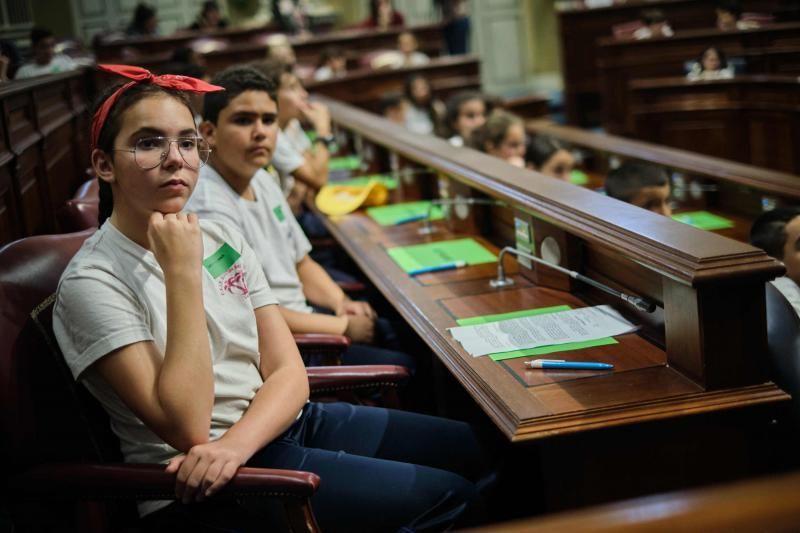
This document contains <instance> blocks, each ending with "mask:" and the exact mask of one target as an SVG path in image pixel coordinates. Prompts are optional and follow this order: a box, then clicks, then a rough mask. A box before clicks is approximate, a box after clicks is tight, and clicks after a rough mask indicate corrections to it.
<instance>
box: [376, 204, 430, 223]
mask: <svg viewBox="0 0 800 533" xmlns="http://www.w3.org/2000/svg"><path fill="white" fill-rule="evenodd" d="M430 205H431V203H430V201H428V200H423V201H421V202H406V203H402V204H392V205H384V206H381V207H370V208H369V209H367V215H369V216H370V217H371V218H372V220H374V221H375V222H377V223H378V224H380V225H381V226H394V225H395V224H397V223H398V222H399V221H401V220H403V219H406V218H409V217H413V216H422V217H424V216H425V215H427V214H428V207H429V206H430ZM442 218H444V214H443V213H442V208H441V207H439V206H438V205H437V206H434V207H433V209H432V210H431V220H441V219H442Z"/></svg>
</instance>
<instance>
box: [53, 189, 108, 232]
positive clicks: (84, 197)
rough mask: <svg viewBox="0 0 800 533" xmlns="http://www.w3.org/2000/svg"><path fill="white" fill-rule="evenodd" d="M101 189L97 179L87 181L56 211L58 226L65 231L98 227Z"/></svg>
mask: <svg viewBox="0 0 800 533" xmlns="http://www.w3.org/2000/svg"><path fill="white" fill-rule="evenodd" d="M99 211H100V191H99V185H98V182H97V179H90V180H87V181H85V182H84V183H83V184H82V185H81V186H80V187H79V188H78V190H77V191H76V192H75V195H74V196H73V197H72V198H71V199H69V200H67V201H66V202H65V203H64V205H63V206H61V208H60V209H58V211H57V212H56V219H57V220H58V227H59V228H60V229H61V231H63V232H74V231H83V230H85V229H89V228H96V227H97V225H98V224H97V215H98V213H99Z"/></svg>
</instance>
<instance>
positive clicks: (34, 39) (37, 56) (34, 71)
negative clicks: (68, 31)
mask: <svg viewBox="0 0 800 533" xmlns="http://www.w3.org/2000/svg"><path fill="white" fill-rule="evenodd" d="M55 47H56V39H55V37H53V32H51V31H50V30H46V29H44V28H33V29H32V30H31V49H32V51H33V60H32V61H29V62H28V63H25V64H24V65H22V66H21V67H20V68H19V70H17V73H16V75H15V76H14V79H16V80H22V79H25V78H33V77H35V76H46V75H47V74H58V73H60V72H68V71H70V70H75V69H76V68H78V64H77V63H75V61H73V60H72V58H70V57H69V56H65V55H64V54H56V51H55Z"/></svg>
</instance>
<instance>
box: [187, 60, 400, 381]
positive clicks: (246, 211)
mask: <svg viewBox="0 0 800 533" xmlns="http://www.w3.org/2000/svg"><path fill="white" fill-rule="evenodd" d="M214 84H215V85H219V86H221V87H225V89H226V90H225V91H222V92H219V93H214V94H209V95H207V97H206V98H205V101H204V105H203V118H204V122H203V123H201V124H200V132H201V134H202V135H203V137H205V138H206V139H207V140H208V142H209V144H210V145H211V146H212V147H213V151H212V155H211V158H210V160H209V163H208V165H206V166H205V167H203V168H202V169H201V171H200V180H199V183H198V185H197V189H196V190H195V192H194V194H193V196H192V198H191V199H190V201H189V203H188V204H187V209H188V210H190V211H194V212H196V213H198V215H200V216H201V217H203V218H206V219H207V218H212V219H216V220H222V221H225V222H228V223H230V224H233V225H234V226H235V227H236V228H237V229H239V231H241V232H242V233H243V234H244V236H245V238H246V239H247V240H248V242H249V243H250V245H251V246H252V247H253V249H254V250H255V253H256V256H257V257H258V259H259V261H260V262H261V265H262V266H263V269H264V273H265V274H266V276H267V280H268V281H269V284H270V287H271V288H272V290H273V292H274V293H275V295H276V297H277V298H278V301H279V302H280V304H281V313H282V314H283V316H284V318H285V320H286V322H287V323H288V324H289V328H290V329H291V331H292V332H294V333H329V334H343V335H346V336H347V337H348V338H350V339H351V340H352V341H353V343H354V344H353V345H352V346H351V347H350V348H349V349H348V351H347V352H346V353H345V355H344V358H343V362H344V363H346V364H371V363H381V364H399V365H403V366H406V367H409V368H411V369H413V368H414V367H415V364H414V360H413V359H412V358H411V357H410V356H408V355H407V354H405V353H402V352H400V351H397V350H394V349H386V348H379V347H376V346H367V344H371V343H372V342H373V340H375V338H376V337H378V339H377V340H378V341H382V342H383V343H384V345H385V342H388V341H391V340H392V339H385V338H381V337H385V336H388V335H383V333H384V332H386V331H387V330H388V329H390V328H388V326H387V325H386V324H384V322H385V321H383V320H382V319H379V318H378V317H377V315H376V313H375V311H374V310H373V309H372V307H371V306H370V305H369V304H368V303H366V302H359V301H353V300H351V299H350V298H348V297H347V295H346V294H345V293H344V292H343V291H342V290H341V289H340V288H339V286H338V285H337V284H336V283H335V282H334V281H333V280H332V279H331V278H330V276H329V275H328V274H327V273H326V272H325V270H324V269H323V268H322V267H321V266H319V264H317V262H316V261H314V260H313V259H312V258H311V257H310V256H309V252H310V251H311V244H310V243H309V242H308V239H307V238H306V236H305V234H304V233H303V231H302V229H301V228H300V226H299V224H298V223H297V221H296V220H295V218H294V216H293V215H292V213H291V210H290V209H289V206H288V204H287V202H286V199H285V198H284V196H283V194H282V193H281V190H280V189H279V188H278V186H277V185H276V183H275V181H274V180H273V179H272V178H271V177H270V176H269V174H267V172H266V171H265V170H264V169H263V167H265V166H266V165H267V164H269V162H270V158H271V156H272V153H273V150H274V148H275V141H276V136H277V131H278V124H277V116H278V108H277V102H276V95H275V88H274V85H272V84H271V83H270V81H269V80H267V79H266V78H265V77H264V76H262V75H261V74H260V73H259V72H258V71H256V70H254V69H251V68H231V69H228V70H226V71H224V72H222V73H220V74H218V75H217V76H215V77H214ZM307 301H308V302H311V303H312V304H314V305H315V306H317V307H319V308H324V309H328V310H330V311H332V312H333V314H325V313H317V312H314V309H313V308H312V307H311V306H310V305H309V304H308V303H307ZM376 333H377V334H376ZM391 347H392V348H394V347H395V346H391Z"/></svg>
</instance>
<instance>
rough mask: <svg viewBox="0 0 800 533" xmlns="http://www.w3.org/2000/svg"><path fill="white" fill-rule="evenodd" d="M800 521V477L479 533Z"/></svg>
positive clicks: (647, 532)
mask: <svg viewBox="0 0 800 533" xmlns="http://www.w3.org/2000/svg"><path fill="white" fill-rule="evenodd" d="M799 523H800V473H797V472H792V473H786V474H781V475H776V476H772V477H766V478H760V479H755V480H748V481H741V482H738V483H736V484H732V485H729V486H715V487H710V488H704V489H696V490H687V491H682V492H674V493H667V494H657V495H654V496H648V497H644V498H638V499H635V500H628V501H622V502H618V503H613V504H610V505H605V506H602V507H596V508H590V509H583V510H579V511H573V512H571V513H568V514H567V513H564V514H559V515H553V516H545V517H540V518H535V519H528V520H520V521H517V522H511V523H508V524H496V525H491V526H486V527H482V528H478V529H471V530H469V531H472V532H473V533H478V532H490V531H491V532H493V533H512V532H513V533H590V532H591V533H606V532H607V533H611V532H613V533H633V532H636V533H655V532H663V531H670V532H673V533H682V532H686V533H688V532H696V531H720V532H722V531H724V532H726V533H750V532H752V531H759V532H761V533H789V532H793V531H797V526H798V524H799Z"/></svg>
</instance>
